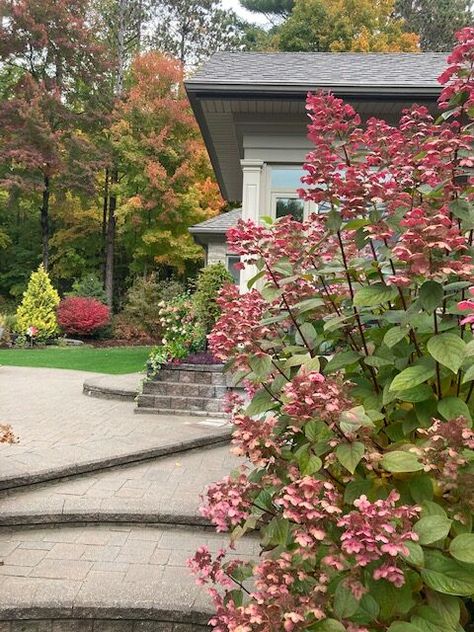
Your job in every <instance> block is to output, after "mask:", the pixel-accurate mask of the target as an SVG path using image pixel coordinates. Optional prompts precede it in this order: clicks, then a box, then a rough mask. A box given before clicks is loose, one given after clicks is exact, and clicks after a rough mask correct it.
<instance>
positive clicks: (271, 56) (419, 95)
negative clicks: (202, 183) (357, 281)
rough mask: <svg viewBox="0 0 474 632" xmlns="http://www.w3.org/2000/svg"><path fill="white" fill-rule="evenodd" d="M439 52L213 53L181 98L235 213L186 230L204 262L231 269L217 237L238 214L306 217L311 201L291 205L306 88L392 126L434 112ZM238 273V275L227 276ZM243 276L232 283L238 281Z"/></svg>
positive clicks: (302, 147) (303, 143) (302, 144)
mask: <svg viewBox="0 0 474 632" xmlns="http://www.w3.org/2000/svg"><path fill="white" fill-rule="evenodd" d="M446 57H447V53H251V52H222V53H217V54H215V55H213V56H212V57H211V58H210V59H209V60H208V61H207V62H206V63H205V64H204V65H203V66H202V67H201V68H200V69H199V70H198V71H197V72H196V74H194V75H193V76H192V77H190V78H189V79H188V80H187V81H186V82H185V86H186V91H187V93H188V97H189V99H190V102H191V106H192V108H193V111H194V114H195V116H196V119H197V121H198V124H199V127H200V129H201V132H202V135H203V137H204V141H205V143H206V146H207V149H208V152H209V156H210V158H211V162H212V165H213V168H214V171H215V174H216V178H217V181H218V183H219V187H220V190H221V192H222V195H223V196H224V198H225V199H226V200H228V201H231V202H237V203H240V204H241V209H239V210H235V211H231V212H230V213H227V214H224V215H222V216H219V217H217V218H214V219H211V220H207V221H206V222H203V223H202V224H197V225H195V226H192V227H191V228H190V232H191V234H192V235H193V236H194V237H195V239H196V240H197V241H198V242H199V243H201V244H203V245H204V246H205V248H206V250H207V261H208V263H211V262H214V261H217V260H220V261H225V262H227V265H228V267H229V269H232V265H233V263H234V262H235V261H236V258H235V257H234V255H233V253H230V252H228V251H227V249H226V245H225V232H226V230H227V229H228V228H229V227H230V226H231V225H232V224H235V222H236V221H237V219H238V217H240V216H242V217H243V218H244V219H249V218H251V219H254V220H256V221H258V218H259V217H261V216H262V215H271V216H273V217H282V216H283V215H286V214H288V213H291V214H293V215H294V216H295V217H297V218H302V217H305V216H306V215H307V214H308V213H309V212H310V211H312V210H315V209H312V208H311V203H309V202H303V200H300V199H299V198H298V195H297V193H296V190H297V189H298V188H300V187H301V184H300V178H301V175H302V174H303V171H302V164H303V163H304V159H305V156H306V154H307V152H308V151H309V150H310V149H311V144H310V142H309V141H308V139H307V138H306V126H307V123H308V118H307V115H306V112H305V99H306V95H307V93H308V92H309V91H316V90H319V89H324V90H328V91H331V92H333V93H334V94H335V95H336V96H339V97H341V98H343V99H345V100H347V101H348V102H349V103H351V104H352V105H353V106H354V108H355V109H356V110H357V111H358V112H359V114H360V115H361V117H362V118H363V119H367V118H369V117H371V116H377V117H379V118H383V119H385V120H386V121H387V122H388V123H397V122H398V120H399V118H400V114H401V111H402V110H403V109H404V108H405V107H408V106H409V105H411V104H412V103H418V104H422V105H426V106H427V107H428V108H430V110H432V111H433V112H435V111H436V101H437V98H438V96H439V93H440V85H439V83H438V81H437V77H438V76H439V75H440V74H441V72H442V71H443V70H444V68H445V67H446ZM236 274H237V273H236ZM245 275H246V272H245V271H244V272H243V273H242V275H241V278H240V283H241V285H242V286H244V285H245V283H246V280H247V279H246V276H245Z"/></svg>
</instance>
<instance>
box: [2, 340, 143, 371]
mask: <svg viewBox="0 0 474 632" xmlns="http://www.w3.org/2000/svg"><path fill="white" fill-rule="evenodd" d="M150 350H151V347H106V348H104V347H101V348H96V349H94V348H93V347H88V346H85V345H84V346H81V347H46V348H43V349H0V365H1V364H3V365H8V366H30V367H46V368H50V369H73V370H76V371H92V372H94V373H110V374H115V375H119V374H122V373H135V372H137V371H143V370H144V368H145V362H146V359H147V358H148V355H149V353H150Z"/></svg>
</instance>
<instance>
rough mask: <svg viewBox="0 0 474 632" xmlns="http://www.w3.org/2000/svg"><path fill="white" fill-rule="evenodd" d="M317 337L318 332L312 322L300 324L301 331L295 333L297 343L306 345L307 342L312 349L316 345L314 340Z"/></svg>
mask: <svg viewBox="0 0 474 632" xmlns="http://www.w3.org/2000/svg"><path fill="white" fill-rule="evenodd" d="M303 338H304V340H303ZM316 338H317V333H316V330H315V328H314V327H313V325H312V324H311V323H303V324H302V325H300V328H299V331H297V332H296V333H295V342H296V344H297V345H305V346H306V344H307V345H308V346H309V348H310V349H312V348H313V347H314V342H315V340H316Z"/></svg>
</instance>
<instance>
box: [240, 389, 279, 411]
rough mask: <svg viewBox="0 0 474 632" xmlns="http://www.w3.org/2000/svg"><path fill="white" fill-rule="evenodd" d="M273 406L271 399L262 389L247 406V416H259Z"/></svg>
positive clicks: (273, 402)
mask: <svg viewBox="0 0 474 632" xmlns="http://www.w3.org/2000/svg"><path fill="white" fill-rule="evenodd" d="M274 404H275V401H274V399H273V397H272V396H271V395H270V393H268V391H266V390H265V389H264V388H262V389H260V390H259V391H257V392H256V393H255V395H254V396H253V397H252V401H251V402H250V404H249V405H248V406H247V409H246V412H247V415H250V416H252V415H261V414H262V413H264V412H266V411H267V410H269V409H271V408H272V406H273V405H274Z"/></svg>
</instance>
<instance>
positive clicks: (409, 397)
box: [397, 384, 433, 403]
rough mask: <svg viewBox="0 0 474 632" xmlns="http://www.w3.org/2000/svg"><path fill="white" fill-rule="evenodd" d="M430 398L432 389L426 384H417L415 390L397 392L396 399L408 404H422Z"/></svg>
mask: <svg viewBox="0 0 474 632" xmlns="http://www.w3.org/2000/svg"><path fill="white" fill-rule="evenodd" d="M432 396H433V389H432V388H431V387H430V386H429V385H428V384H419V385H418V386H415V388H409V389H408V390H406V391H398V392H397V399H400V400H401V401H402V402H410V403H418V402H424V401H426V400H427V399H429V398H430V397H432Z"/></svg>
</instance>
